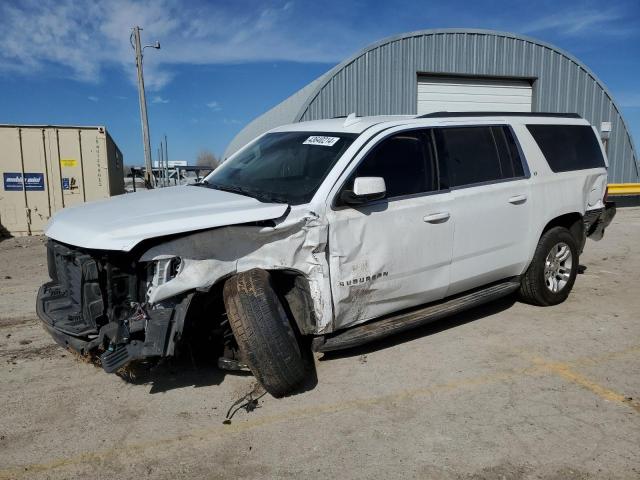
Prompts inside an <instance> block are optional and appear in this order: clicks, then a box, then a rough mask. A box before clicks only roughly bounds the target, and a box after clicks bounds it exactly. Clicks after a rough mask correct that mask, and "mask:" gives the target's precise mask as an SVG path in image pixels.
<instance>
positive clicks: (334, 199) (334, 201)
mask: <svg viewBox="0 0 640 480" xmlns="http://www.w3.org/2000/svg"><path fill="white" fill-rule="evenodd" d="M396 127H398V125H394V126H391V127H388V128H386V129H384V130H381V131H380V132H378V134H377V135H376V136H374V137H372V138H370V139H369V140H367V141H366V142H365V143H364V144H363V145H362V146H361V147H360V148H359V149H358V151H357V152H355V154H354V156H353V158H352V159H351V160H350V161H349V163H348V164H347V165H346V166H345V168H344V169H343V170H342V172H341V173H340V175H341V176H342V175H344V173H345V172H346V171H347V170H348V169H349V168H350V167H351V165H352V164H353V162H354V160H353V159H354V158H356V157H357V156H358V155H360V153H361V152H362V151H363V150H365V149H367V147H368V146H369V144H370V143H371V142H373V141H374V140H375V142H374V143H373V144H372V145H370V146H369V148H368V149H367V150H366V152H365V154H364V155H363V156H362V158H360V160H358V161H357V163H356V164H355V166H354V167H353V169H352V170H351V172H353V171H354V170H355V169H357V168H358V166H359V165H360V164H361V163H362V162H363V161H364V159H365V158H367V155H368V154H369V153H370V152H372V151H373V149H374V148H375V147H376V146H377V145H378V144H379V143H380V142H382V141H384V140H386V139H387V138H389V137H390V136H392V135H395V134H398V133H402V132H410V131H414V130H429V131H430V133H431V143H432V146H433V153H434V156H435V163H436V175H437V177H438V182H437V183H438V189H437V190H433V191H431V192H420V193H412V194H410V195H400V196H397V197H391V198H382V199H380V200H374V201H372V202H368V203H366V204H363V205H362V206H361V207H358V208H362V207H368V206H369V205H373V206H375V205H381V204H388V203H390V202H396V201H401V200H408V199H412V198H419V197H427V196H432V195H440V194H445V193H451V192H454V191H456V190H462V189H465V188H474V187H483V186H486V185H492V184H494V183H505V182H514V181H519V180H528V179H530V178H531V171H530V170H529V164H528V162H527V158H526V156H525V154H524V150H523V149H522V145H521V144H520V139H519V138H518V135H516V132H515V130H514V129H513V125H511V124H510V123H483V124H481V125H480V124H476V125H469V124H460V125H420V126H413V125H411V127H410V128H406V129H403V130H398V131H396V132H393V133H386V134H385V135H384V136H382V137H380V138H377V139H376V137H377V136H378V135H380V134H382V133H384V132H387V131H388V130H391V129H393V128H396ZM464 127H505V128H507V129H508V130H509V132H510V133H511V136H512V137H513V141H514V143H515V145H516V148H517V151H518V156H519V157H520V163H521V164H522V171H523V175H521V176H519V177H511V178H501V179H498V180H488V181H486V182H478V183H472V184H471V183H470V184H467V185H461V186H459V187H449V188H440V187H441V183H440V180H441V169H440V152H439V151H438V146H437V144H436V142H435V130H436V129H443V128H464ZM351 172H350V173H349V175H347V177H346V178H345V179H344V180H342V181H340V180H339V179H338V181H337V182H336V183H335V185H337V184H338V183H339V184H340V187H339V188H338V189H337V190H336V191H335V193H334V194H333V197H332V198H331V201H330V202H329V207H330V209H331V210H332V211H334V212H336V211H340V210H345V209H354V208H355V207H353V206H350V205H337V200H338V198H339V197H340V192H341V191H342V189H343V188H344V186H345V184H346V183H347V182H348V181H349V177H350V175H351ZM447 176H448V175H447ZM335 185H334V186H335Z"/></svg>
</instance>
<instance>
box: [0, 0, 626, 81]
mask: <svg viewBox="0 0 640 480" xmlns="http://www.w3.org/2000/svg"><path fill="white" fill-rule="evenodd" d="M427 3H428V2H427ZM336 5H337V4H336ZM434 5H435V4H434ZM562 5H563V6H564V5H566V4H564V3H562ZM327 8H328V10H329V11H331V10H332V7H331V6H329V7H327ZM394 8H395V7H392V6H380V7H379V8H378V9H377V10H376V13H375V14H374V13H372V12H371V11H367V12H364V11H363V9H362V8H361V7H359V6H358V4H357V3H356V4H348V2H347V4H344V5H343V6H340V8H339V11H340V14H339V15H338V14H335V12H334V13H333V14H329V15H327V14H323V15H319V14H318V12H319V11H318V8H317V6H316V5H313V4H311V3H309V4H305V3H302V2H297V3H294V2H291V1H286V0H244V1H242V2H204V1H200V2H198V1H193V2H184V1H181V0H111V1H109V2H80V1H77V0H21V1H20V2H10V1H9V2H7V1H5V2H2V1H0V32H1V34H0V74H2V73H5V74H15V73H19V74H24V75H42V74H45V75H46V74H50V75H56V76H64V77H67V78H73V79H76V80H80V81H84V82H99V81H100V80H101V78H102V74H103V71H104V70H105V69H106V68H114V67H115V68H118V69H120V70H121V71H122V72H123V74H124V75H127V76H128V77H129V79H130V81H131V82H132V83H133V84H135V81H136V67H135V59H134V53H133V50H132V48H131V44H130V41H129V36H130V34H131V28H132V27H133V26H134V25H141V26H142V27H143V28H144V30H143V32H142V40H143V44H152V43H153V42H155V41H156V40H159V41H160V42H161V44H162V48H161V49H160V50H155V49H146V50H145V51H144V73H145V83H146V87H147V89H149V90H150V91H158V90H160V89H162V88H163V87H164V86H165V85H167V84H168V83H169V82H171V81H172V80H173V79H174V77H175V75H176V71H177V69H178V67H179V66H180V65H185V64H188V65H211V64H229V63H240V62H275V61H278V62H281V61H293V62H322V63H336V62H339V61H340V60H342V59H344V58H346V57H348V56H349V55H351V54H353V53H354V52H356V51H357V50H359V49H360V48H362V47H364V46H366V45H367V44H369V43H371V42H372V41H374V40H376V39H379V38H382V37H385V36H387V35H390V34H392V33H395V32H399V31H403V30H406V29H407V28H403V25H405V26H406V24H407V22H406V18H411V19H412V21H411V22H410V23H411V24H412V25H413V24H414V23H415V22H414V19H416V18H424V22H425V23H424V26H425V27H429V26H431V27H433V26H437V25H434V22H435V20H433V19H434V18H438V21H437V22H436V23H437V24H439V25H447V24H451V23H452V21H453V20H452V18H451V16H452V13H451V10H452V8H453V7H450V8H445V7H441V6H431V5H429V6H425V5H424V4H423V2H416V4H415V5H413V6H412V5H407V7H406V9H405V10H406V12H405V15H404V16H402V17H399V18H398V19H396V18H395V17H393V18H389V22H380V21H379V19H376V18H374V17H375V16H376V15H378V16H379V17H381V18H382V17H384V18H385V19H386V18H387V17H388V16H389V12H390V11H393V9H394ZM569 8H570V7H568V6H564V7H563V8H562V10H558V13H554V14H552V15H547V16H545V15H544V13H543V14H538V16H537V17H536V16H533V20H531V21H529V23H526V24H524V25H523V24H522V20H520V18H522V16H519V15H517V16H516V17H515V18H514V16H513V13H509V12H507V13H505V14H504V16H497V17H496V16H495V15H494V16H493V17H491V18H490V19H489V20H487V19H484V20H483V19H480V23H481V26H482V25H484V26H489V24H492V25H493V24H495V21H498V20H500V19H502V20H500V21H502V22H503V23H505V26H506V27H507V29H508V30H518V31H524V32H528V33H538V32H549V31H554V32H559V33H561V34H562V33H564V34H569V35H585V36H586V35H588V34H593V33H594V32H596V33H597V34H598V35H610V36H611V35H622V34H624V32H627V34H628V32H629V29H630V28H633V31H632V32H635V33H632V34H634V35H637V28H635V25H633V26H631V27H630V26H629V21H628V18H629V15H628V12H625V11H624V8H622V7H620V8H616V7H609V6H604V7H603V8H602V9H600V10H596V9H589V8H587V7H582V6H578V7H576V8H574V9H573V10H569ZM531 9H532V10H533V11H536V12H537V11H538V10H540V11H542V12H544V9H541V8H535V7H531ZM321 10H322V9H321ZM334 10H335V8H334ZM458 10H459V9H458ZM455 14H456V17H455V23H456V24H457V23H459V22H460V20H459V18H460V12H459V11H456V12H455ZM421 16H422V17H421ZM473 18H475V17H473ZM403 19H405V20H403ZM469 21H471V19H470V20H469Z"/></svg>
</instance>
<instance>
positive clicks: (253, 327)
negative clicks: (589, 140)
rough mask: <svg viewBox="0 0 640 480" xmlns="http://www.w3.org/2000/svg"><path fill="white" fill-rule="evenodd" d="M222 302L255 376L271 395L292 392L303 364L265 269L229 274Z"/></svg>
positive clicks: (301, 378) (303, 371) (301, 375)
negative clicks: (231, 275) (230, 275)
mask: <svg viewBox="0 0 640 480" xmlns="http://www.w3.org/2000/svg"><path fill="white" fill-rule="evenodd" d="M224 303H225V307H226V310H227V316H228V318H229V324H230V325H231V330H232V331H233V334H234V336H235V338H236V342H237V343H238V348H239V349H240V351H241V353H242V356H243V358H244V360H245V361H246V363H247V365H248V366H249V368H250V369H251V372H252V373H253V374H254V375H255V377H256V379H257V380H258V381H259V382H260V383H261V384H262V386H263V387H264V388H265V390H267V391H268V392H269V393H270V394H271V395H273V396H274V397H283V396H285V395H287V394H289V393H291V392H293V391H294V390H295V389H296V388H297V387H298V386H299V385H300V384H301V383H302V382H303V381H304V379H305V377H306V368H305V367H306V364H305V359H304V355H303V352H302V351H301V349H300V344H299V343H298V339H297V338H296V334H295V331H294V329H293V327H292V325H291V323H290V322H289V319H288V318H287V314H286V313H285V310H284V308H283V306H282V302H281V301H280V298H279V297H278V295H277V293H276V291H275V290H274V288H273V285H272V281H271V275H269V272H267V271H265V270H261V269H253V270H249V271H247V272H243V273H239V274H237V275H235V276H233V277H231V278H230V279H229V280H227V282H226V283H225V285H224Z"/></svg>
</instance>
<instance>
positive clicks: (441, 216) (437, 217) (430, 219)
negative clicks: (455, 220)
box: [422, 212, 451, 223]
mask: <svg viewBox="0 0 640 480" xmlns="http://www.w3.org/2000/svg"><path fill="white" fill-rule="evenodd" d="M450 216H451V215H449V212H440V213H431V214H429V215H426V216H425V217H424V218H423V219H422V220H424V221H425V222H427V223H441V222H446V221H447V220H449V217H450Z"/></svg>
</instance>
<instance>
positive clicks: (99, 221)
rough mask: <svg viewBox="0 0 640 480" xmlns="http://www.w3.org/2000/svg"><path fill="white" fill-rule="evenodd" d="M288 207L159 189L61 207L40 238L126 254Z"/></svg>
mask: <svg viewBox="0 0 640 480" xmlns="http://www.w3.org/2000/svg"><path fill="white" fill-rule="evenodd" d="M287 208H288V205H286V204H282V203H262V202H259V201H258V200H256V199H254V198H250V197H246V196H244V195H239V194H236V193H231V192H223V191H220V190H214V189H211V188H206V187H194V186H184V187H170V188H160V189H155V190H146V191H141V192H137V193H129V194H124V195H119V196H117V197H112V198H109V199H107V200H100V201H97V202H90V203H86V204H83V205H79V206H75V207H69V208H65V209H64V210H62V211H60V212H59V213H57V214H56V215H54V217H53V218H52V219H51V220H50V221H49V225H48V226H47V229H46V231H45V234H46V235H47V236H48V237H50V238H53V239H54V240H58V241H60V242H63V243H67V244H70V245H75V246H78V247H84V248H92V249H100V250H123V251H129V250H131V249H132V248H133V247H135V246H136V245H137V244H138V243H140V242H141V241H142V240H146V239H148V238H154V237H161V236H164V235H171V234H175V233H182V232H191V231H195V230H202V229H206V228H213V227H221V226H225V225H237V224H240V223H247V222H257V221H261V220H271V219H275V218H279V217H281V216H282V215H284V214H285V212H286V211H287Z"/></svg>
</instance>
